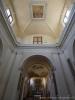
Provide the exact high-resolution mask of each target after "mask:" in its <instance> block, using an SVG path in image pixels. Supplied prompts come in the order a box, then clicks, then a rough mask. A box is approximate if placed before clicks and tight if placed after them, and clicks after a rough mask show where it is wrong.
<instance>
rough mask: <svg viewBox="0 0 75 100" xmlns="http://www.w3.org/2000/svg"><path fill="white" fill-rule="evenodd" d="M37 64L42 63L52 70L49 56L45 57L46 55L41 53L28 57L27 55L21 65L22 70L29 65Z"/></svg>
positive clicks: (29, 66)
mask: <svg viewBox="0 0 75 100" xmlns="http://www.w3.org/2000/svg"><path fill="white" fill-rule="evenodd" d="M35 64H36V66H38V65H41V67H42V65H44V66H45V67H46V68H47V69H48V70H53V65H52V63H51V61H50V60H49V58H47V57H46V56H43V55H32V56H30V57H28V58H27V59H26V60H25V61H24V62H23V65H22V68H21V69H22V71H23V72H27V71H28V69H29V68H31V67H35Z"/></svg>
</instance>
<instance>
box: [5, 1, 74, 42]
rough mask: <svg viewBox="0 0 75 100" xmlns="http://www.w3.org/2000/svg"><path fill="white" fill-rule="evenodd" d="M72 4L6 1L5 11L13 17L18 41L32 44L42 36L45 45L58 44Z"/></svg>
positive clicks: (69, 2)
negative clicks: (9, 12) (66, 15)
mask: <svg viewBox="0 0 75 100" xmlns="http://www.w3.org/2000/svg"><path fill="white" fill-rule="evenodd" d="M71 3H72V0H4V4H5V9H7V8H9V9H10V11H11V13H12V16H13V22H12V24H11V27H12V29H13V31H14V34H15V36H16V39H17V40H18V41H19V42H20V43H24V44H32V41H33V37H34V36H42V37H43V43H44V44H53V43H57V41H58V40H59V38H60V36H61V33H62V30H63V28H64V26H63V18H64V15H65V12H66V10H67V9H68V8H69V6H70V5H71ZM33 7H34V9H33ZM33 11H34V12H33ZM33 13H34V14H36V17H35V15H34V16H33ZM40 14H41V17H40Z"/></svg>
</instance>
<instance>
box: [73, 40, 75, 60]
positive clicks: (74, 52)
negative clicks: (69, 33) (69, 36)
mask: <svg viewBox="0 0 75 100" xmlns="http://www.w3.org/2000/svg"><path fill="white" fill-rule="evenodd" d="M73 57H74V60H75V40H74V42H73Z"/></svg>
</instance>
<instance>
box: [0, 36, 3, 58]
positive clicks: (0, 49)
mask: <svg viewBox="0 0 75 100" xmlns="http://www.w3.org/2000/svg"><path fill="white" fill-rule="evenodd" d="M2 51H3V43H2V40H1V38H0V58H1V56H2Z"/></svg>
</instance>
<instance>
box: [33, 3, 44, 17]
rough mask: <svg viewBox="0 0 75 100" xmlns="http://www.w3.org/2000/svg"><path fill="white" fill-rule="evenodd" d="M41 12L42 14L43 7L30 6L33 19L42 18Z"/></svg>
mask: <svg viewBox="0 0 75 100" xmlns="http://www.w3.org/2000/svg"><path fill="white" fill-rule="evenodd" d="M43 12H44V6H43V5H32V16H33V18H43Z"/></svg>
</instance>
